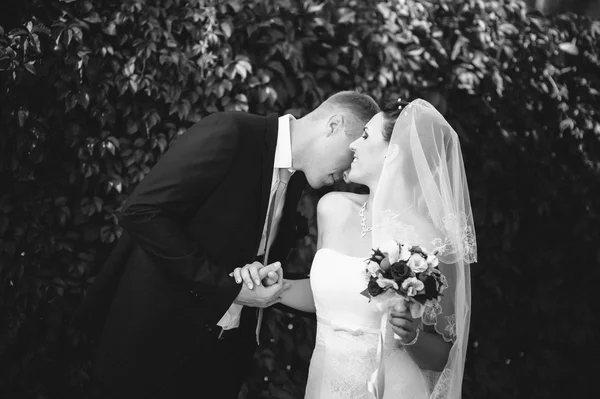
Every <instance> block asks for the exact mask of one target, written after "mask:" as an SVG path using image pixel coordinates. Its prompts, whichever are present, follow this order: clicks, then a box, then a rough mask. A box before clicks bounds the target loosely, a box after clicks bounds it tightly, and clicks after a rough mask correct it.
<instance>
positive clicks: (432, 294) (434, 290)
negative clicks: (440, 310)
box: [423, 276, 438, 299]
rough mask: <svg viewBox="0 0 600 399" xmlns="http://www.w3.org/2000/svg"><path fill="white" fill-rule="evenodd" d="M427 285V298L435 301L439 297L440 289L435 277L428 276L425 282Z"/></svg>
mask: <svg viewBox="0 0 600 399" xmlns="http://www.w3.org/2000/svg"><path fill="white" fill-rule="evenodd" d="M423 284H424V285H425V298H427V299H434V298H437V297H438V287H437V282H436V281H435V278H434V277H433V276H428V277H427V279H426V280H425V281H423Z"/></svg>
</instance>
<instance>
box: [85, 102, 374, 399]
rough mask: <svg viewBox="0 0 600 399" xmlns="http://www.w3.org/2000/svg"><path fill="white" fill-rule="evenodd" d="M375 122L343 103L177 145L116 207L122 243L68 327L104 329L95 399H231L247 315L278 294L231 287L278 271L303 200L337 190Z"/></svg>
mask: <svg viewBox="0 0 600 399" xmlns="http://www.w3.org/2000/svg"><path fill="white" fill-rule="evenodd" d="M378 111H379V109H378V106H377V104H376V103H375V102H374V101H373V99H371V98H370V97H369V96H366V95H363V94H359V93H357V92H352V91H347V92H340V93H337V94H335V95H333V96H332V97H330V98H328V99H327V100H326V101H325V102H323V103H322V104H321V105H320V106H319V107H318V108H316V109H315V110H313V111H312V112H311V113H309V114H308V115H306V116H305V117H303V118H301V119H295V118H293V117H292V116H291V115H285V116H282V117H279V118H278V117H277V116H275V115H269V116H266V117H263V116H256V115H251V114H247V113H242V112H221V113H215V114H213V115H210V116H208V117H206V118H205V119H203V120H202V121H201V122H199V123H197V124H195V125H194V126H192V127H191V128H189V129H188V131H187V132H186V133H185V134H183V135H182V136H181V137H179V138H178V139H177V141H176V143H175V144H174V145H172V146H171V148H170V149H169V150H168V151H167V152H166V153H165V154H164V155H163V156H162V158H161V159H160V161H159V162H158V163H157V164H156V165H155V166H154V168H153V169H152V170H151V171H150V173H148V175H147V176H146V177H145V178H144V179H143V180H142V181H141V183H140V184H139V185H138V186H137V187H136V189H135V190H134V192H133V193H132V194H131V196H130V197H129V199H128V200H127V201H126V203H125V204H124V206H123V211H122V215H121V218H120V223H121V225H122V227H123V229H124V233H123V235H122V237H121V239H120V240H119V243H118V244H117V246H116V248H115V250H114V251H113V253H112V254H111V256H110V257H109V259H108V262H107V264H105V266H104V268H103V270H102V271H101V272H100V274H99V275H98V277H97V281H96V283H95V285H94V286H92V287H91V289H90V290H89V292H88V294H87V297H86V299H85V301H84V303H83V305H82V311H81V312H80V313H83V316H81V315H80V319H82V320H90V319H93V318H94V317H95V318H96V319H100V318H102V320H104V319H103V318H104V317H105V323H104V327H103V329H102V334H101V337H100V340H99V347H98V353H97V359H96V373H95V374H96V384H97V386H98V389H99V392H100V396H101V397H102V398H157V399H158V398H161V399H162V398H165V399H166V398H194V399H199V398H210V399H217V398H224V399H234V398H237V395H238V391H239V388H240V385H241V383H242V380H243V377H244V375H245V372H246V370H247V368H248V366H249V365H250V363H251V361H252V355H253V353H254V351H255V349H256V334H257V331H258V329H257V323H259V321H257V313H258V312H257V308H263V307H267V306H270V305H271V304H273V303H276V302H278V300H279V295H280V293H281V291H282V290H284V289H285V288H286V287H284V286H283V284H282V282H281V281H282V280H281V279H280V281H279V282H278V283H277V284H275V285H273V286H270V287H263V286H261V285H259V286H258V287H254V289H250V288H249V287H247V286H246V285H242V286H241V287H240V285H238V284H236V282H235V281H234V280H233V279H232V278H231V277H229V273H230V272H231V271H233V269H234V268H236V267H238V266H244V265H246V264H251V263H253V262H255V261H260V262H262V260H263V258H264V256H265V253H266V254H267V256H268V262H269V263H273V262H275V261H280V262H282V261H284V260H285V259H286V257H287V255H288V254H289V251H290V249H291V248H292V247H293V246H294V244H295V243H294V241H295V240H294V237H295V234H294V224H295V216H296V208H297V204H298V201H299V199H300V195H301V193H302V189H303V186H304V185H305V183H306V182H308V184H310V186H311V187H314V188H319V187H322V186H324V185H331V184H333V183H334V181H335V180H337V179H339V178H341V176H342V173H343V171H344V170H346V169H348V168H349V166H350V162H351V160H352V155H351V152H350V150H349V148H348V145H349V144H350V143H351V142H352V141H354V140H355V139H356V138H357V137H358V136H360V134H361V133H362V130H363V128H364V125H365V124H366V122H367V121H368V120H369V119H370V118H371V117H372V116H373V115H375V114H376V113H377V112H378ZM290 175H291V176H290ZM273 269H274V268H273V267H271V269H270V270H273ZM111 273H112V274H111ZM115 276H117V277H115ZM241 305H243V307H242V306H241ZM253 308H254V309H253ZM236 309H237V313H239V310H240V309H241V315H240V314H237V313H236ZM86 312H87V313H88V314H86ZM94 312H96V313H103V312H104V314H101V315H99V316H98V315H93V314H90V313H94ZM232 314H234V315H233V316H232ZM86 318H87V319H86ZM236 319H237V320H236ZM222 326H225V329H224V328H223V327H222ZM258 328H260V325H258Z"/></svg>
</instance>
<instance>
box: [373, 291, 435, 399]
mask: <svg viewBox="0 0 600 399" xmlns="http://www.w3.org/2000/svg"><path fill="white" fill-rule="evenodd" d="M383 295H386V294H383ZM387 296H388V297H387V298H385V299H383V298H382V300H378V299H377V298H375V299H373V301H374V302H375V306H376V307H377V309H379V310H380V311H383V314H382V315H381V324H380V328H379V338H378V342H377V368H376V369H375V371H374V372H373V373H372V374H371V376H370V377H369V378H368V379H367V390H368V391H369V393H371V395H373V397H374V398H375V399H383V395H384V391H385V361H384V356H383V351H384V348H385V336H386V331H387V326H388V320H389V315H390V309H391V308H395V307H396V306H398V305H401V306H402V307H404V308H408V309H409V310H410V314H411V316H412V317H413V319H417V318H419V317H421V316H423V312H424V310H425V307H424V306H423V305H422V304H420V303H419V302H416V301H414V300H410V299H408V300H407V299H406V298H404V297H403V296H401V295H398V294H393V296H392V295H387ZM398 311H402V310H401V309H399V310H398ZM394 339H396V340H399V341H402V339H401V338H400V337H399V336H398V335H396V333H394Z"/></svg>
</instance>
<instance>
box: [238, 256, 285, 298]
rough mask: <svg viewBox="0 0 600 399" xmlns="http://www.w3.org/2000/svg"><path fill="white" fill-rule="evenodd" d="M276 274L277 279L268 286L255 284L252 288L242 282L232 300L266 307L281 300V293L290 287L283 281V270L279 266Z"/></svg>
mask: <svg viewBox="0 0 600 399" xmlns="http://www.w3.org/2000/svg"><path fill="white" fill-rule="evenodd" d="M267 267H269V266H267ZM265 268H266V267H265ZM277 275H278V277H279V278H278V280H277V281H276V282H275V284H273V285H271V286H269V287H263V286H262V285H257V286H256V287H254V289H250V288H248V284H242V290H241V291H240V293H239V295H238V296H237V298H236V299H235V301H234V302H235V303H237V304H240V305H244V306H251V307H257V308H267V307H269V306H272V305H274V304H276V303H279V302H281V294H282V293H283V292H284V291H285V290H287V289H288V288H290V287H291V284H290V283H284V282H283V271H282V270H281V268H280V267H279V268H278V273H277Z"/></svg>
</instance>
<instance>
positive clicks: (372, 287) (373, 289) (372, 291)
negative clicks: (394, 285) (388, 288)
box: [367, 279, 384, 296]
mask: <svg viewBox="0 0 600 399" xmlns="http://www.w3.org/2000/svg"><path fill="white" fill-rule="evenodd" d="M367 289H368V290H369V295H371V296H377V295H379V294H381V293H382V292H383V291H384V290H383V288H381V287H380V286H379V284H377V280H375V279H370V280H369V285H368V286H367Z"/></svg>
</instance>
